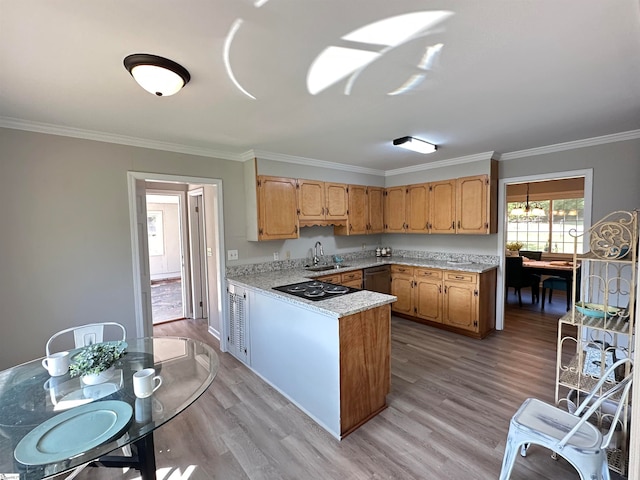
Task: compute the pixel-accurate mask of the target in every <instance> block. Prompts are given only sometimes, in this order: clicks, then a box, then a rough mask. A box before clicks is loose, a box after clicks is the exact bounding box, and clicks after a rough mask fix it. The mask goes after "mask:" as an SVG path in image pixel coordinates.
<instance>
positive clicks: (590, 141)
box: [498, 130, 640, 161]
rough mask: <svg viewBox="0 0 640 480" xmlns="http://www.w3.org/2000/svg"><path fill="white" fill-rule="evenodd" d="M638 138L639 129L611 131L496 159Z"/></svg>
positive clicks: (504, 155)
mask: <svg viewBox="0 0 640 480" xmlns="http://www.w3.org/2000/svg"><path fill="white" fill-rule="evenodd" d="M638 138H640V130H630V131H628V132H621V133H613V134H611V135H603V136H601V137H593V138H585V139H584V140H575V141H573V142H564V143H556V144H555V145H547V146H546V147H538V148H530V149H528V150H519V151H517V152H509V153H503V154H502V155H500V156H499V157H498V160H500V161H505V160H515V159H516V158H523V157H532V156H534V155H546V154H548V153H554V152H562V151H564V150H573V149H575V148H584V147H593V146H595V145H603V144H605V143H614V142H623V141H625V140H636V139H638Z"/></svg>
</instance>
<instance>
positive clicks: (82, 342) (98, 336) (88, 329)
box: [45, 322, 127, 356]
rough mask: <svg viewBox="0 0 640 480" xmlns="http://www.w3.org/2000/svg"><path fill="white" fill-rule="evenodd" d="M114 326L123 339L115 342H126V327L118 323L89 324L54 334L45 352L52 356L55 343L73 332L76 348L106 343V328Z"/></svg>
mask: <svg viewBox="0 0 640 480" xmlns="http://www.w3.org/2000/svg"><path fill="white" fill-rule="evenodd" d="M109 326H113V327H115V328H117V329H119V330H120V332H121V338H114V340H124V339H125V338H127V330H126V329H125V328H124V325H121V324H120V323H117V322H101V323H89V324H87V325H78V326H77V327H71V328H66V329H64V330H60V331H59V332H57V333H54V334H53V335H52V336H51V338H49V340H48V341H47V344H46V346H45V351H46V354H47V356H49V355H50V354H51V345H52V344H53V343H54V341H55V340H56V339H57V338H59V337H61V336H63V335H65V334H67V333H70V332H73V340H74V345H75V347H76V348H80V347H84V346H87V345H91V344H94V343H101V342H103V341H104V331H105V327H109Z"/></svg>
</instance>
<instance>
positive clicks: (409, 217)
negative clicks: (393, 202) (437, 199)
mask: <svg viewBox="0 0 640 480" xmlns="http://www.w3.org/2000/svg"><path fill="white" fill-rule="evenodd" d="M405 209H406V210H405V226H404V229H405V232H406V233H428V231H429V228H428V227H429V218H428V216H429V184H427V183H418V184H415V185H409V186H408V187H407V189H406V199H405Z"/></svg>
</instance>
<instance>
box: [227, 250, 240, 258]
mask: <svg viewBox="0 0 640 480" xmlns="http://www.w3.org/2000/svg"><path fill="white" fill-rule="evenodd" d="M237 259H238V250H227V260H237Z"/></svg>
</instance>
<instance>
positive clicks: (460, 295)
mask: <svg viewBox="0 0 640 480" xmlns="http://www.w3.org/2000/svg"><path fill="white" fill-rule="evenodd" d="M464 276H468V274H465V275H464ZM472 276H473V277H475V278H477V277H476V276H475V275H472ZM443 301H444V305H443V307H444V308H443V323H444V324H445V325H451V326H452V327H457V328H463V329H465V330H471V331H474V332H475V331H477V330H478V289H477V284H476V282H475V281H474V282H468V281H465V280H463V281H459V282H458V281H454V280H451V279H447V278H446V277H445V280H444V299H443Z"/></svg>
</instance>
